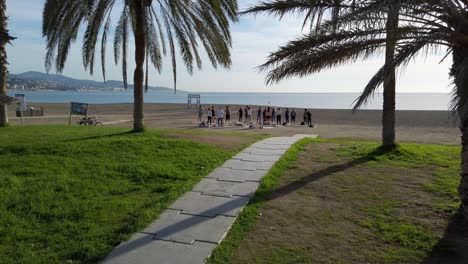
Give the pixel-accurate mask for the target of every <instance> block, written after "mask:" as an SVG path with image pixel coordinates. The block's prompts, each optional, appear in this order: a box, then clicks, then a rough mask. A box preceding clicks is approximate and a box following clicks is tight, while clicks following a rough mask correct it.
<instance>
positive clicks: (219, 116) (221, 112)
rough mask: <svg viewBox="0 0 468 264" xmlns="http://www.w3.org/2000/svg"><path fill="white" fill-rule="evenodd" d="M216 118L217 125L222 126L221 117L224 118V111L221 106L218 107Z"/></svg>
mask: <svg viewBox="0 0 468 264" xmlns="http://www.w3.org/2000/svg"><path fill="white" fill-rule="evenodd" d="M217 118H218V126H219V127H222V126H223V119H224V111H223V109H222V108H221V107H220V108H219V109H218V115H217Z"/></svg>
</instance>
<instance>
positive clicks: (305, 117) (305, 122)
mask: <svg viewBox="0 0 468 264" xmlns="http://www.w3.org/2000/svg"><path fill="white" fill-rule="evenodd" d="M304 124H307V109H304Z"/></svg>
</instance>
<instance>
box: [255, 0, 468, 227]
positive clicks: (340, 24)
mask: <svg viewBox="0 0 468 264" xmlns="http://www.w3.org/2000/svg"><path fill="white" fill-rule="evenodd" d="M303 2H304V1H303ZM383 3H388V2H387V1H384V0H369V1H365V3H364V2H363V3H362V4H360V5H357V6H356V7H355V8H354V9H346V10H345V11H344V12H343V13H341V14H340V15H339V18H338V19H337V20H336V22H334V23H336V27H337V28H338V29H339V30H337V31H335V32H330V31H329V30H327V28H329V27H330V25H331V24H332V23H331V21H328V22H325V23H323V24H322V25H321V26H320V27H319V29H318V30H317V31H316V32H318V33H314V32H311V33H310V34H307V35H304V36H302V37H300V38H299V39H297V40H294V41H291V42H289V43H288V44H287V45H285V46H282V47H280V48H279V49H278V50H277V51H276V52H273V53H272V54H270V56H269V57H268V60H267V62H266V63H265V64H263V65H262V66H261V69H263V70H268V71H269V72H268V76H267V81H269V82H276V81H280V80H283V79H286V78H290V77H294V76H298V77H301V76H306V75H310V74H313V73H316V72H319V71H321V70H324V69H327V68H333V67H336V66H339V65H342V64H346V63H352V62H355V61H357V60H358V59H365V58H368V57H370V56H372V55H373V54H375V53H377V52H381V51H382V50H383V49H385V47H386V44H387V41H388V37H387V36H388V34H389V33H390V34H391V32H389V31H388V27H387V22H388V19H387V18H388V14H389V13H390V12H391V10H390V8H391V6H389V5H386V4H383ZM399 23H400V25H399V26H398V27H397V28H396V30H395V32H394V34H395V39H396V41H395V47H396V48H395V56H394V58H393V60H392V61H393V62H392V63H391V64H385V65H383V66H382V67H381V68H380V69H379V70H378V71H377V73H376V74H375V75H374V76H373V77H372V79H371V80H370V81H369V83H368V84H367V85H366V87H365V89H364V91H363V93H362V95H361V96H360V97H359V98H358V100H357V102H356V104H355V107H359V106H361V105H363V104H365V103H366V101H367V100H368V99H369V98H370V97H371V96H372V95H373V94H374V92H375V91H376V89H377V88H378V87H379V86H380V85H381V84H382V83H383V82H384V81H385V79H386V74H387V72H388V69H389V68H397V69H398V68H401V67H404V66H406V65H407V64H408V63H409V62H410V61H411V60H412V59H413V58H415V57H416V56H418V55H420V54H427V52H429V51H431V50H433V51H441V50H443V49H446V51H447V54H446V56H448V55H452V60H453V63H452V67H451V70H450V78H451V79H452V80H453V85H454V89H453V94H452V107H451V109H452V111H453V112H454V113H456V115H457V116H458V118H459V123H460V131H461V133H462V142H461V145H462V152H461V171H462V172H461V181H460V185H459V195H460V200H461V206H460V212H461V213H462V215H463V216H464V218H465V219H466V220H467V221H468V1H467V0H402V1H401V7H400V14H399Z"/></svg>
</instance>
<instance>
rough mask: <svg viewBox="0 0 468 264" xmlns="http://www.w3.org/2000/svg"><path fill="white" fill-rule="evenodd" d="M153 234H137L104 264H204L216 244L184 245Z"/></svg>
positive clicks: (114, 251) (120, 246) (116, 249)
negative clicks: (154, 236) (154, 237)
mask: <svg viewBox="0 0 468 264" xmlns="http://www.w3.org/2000/svg"><path fill="white" fill-rule="evenodd" d="M152 237H153V235H151V234H142V233H137V234H135V235H133V237H132V238H131V239H130V240H129V241H127V242H124V243H122V244H120V245H119V246H118V247H116V248H115V249H114V250H113V251H112V252H111V253H110V254H109V255H108V256H107V257H106V259H105V260H104V261H103V262H101V263H104V264H155V263H157V264H187V263H204V262H205V260H206V259H207V258H208V257H209V256H210V255H211V252H212V251H213V249H214V248H215V247H216V244H213V243H205V242H199V241H196V242H195V243H193V244H191V245H189V244H182V243H175V242H169V241H163V240H155V239H153V238H152Z"/></svg>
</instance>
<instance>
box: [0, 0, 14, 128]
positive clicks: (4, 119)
mask: <svg viewBox="0 0 468 264" xmlns="http://www.w3.org/2000/svg"><path fill="white" fill-rule="evenodd" d="M7 19H8V18H7V16H6V0H0V97H2V96H6V95H7V86H6V85H7V79H8V62H7V52H6V44H8V43H9V42H10V41H11V40H13V39H14V38H13V37H11V36H10V35H9V34H8V30H7ZM6 125H8V113H7V106H6V104H4V105H1V104H0V127H2V126H6Z"/></svg>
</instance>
